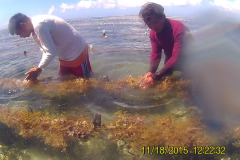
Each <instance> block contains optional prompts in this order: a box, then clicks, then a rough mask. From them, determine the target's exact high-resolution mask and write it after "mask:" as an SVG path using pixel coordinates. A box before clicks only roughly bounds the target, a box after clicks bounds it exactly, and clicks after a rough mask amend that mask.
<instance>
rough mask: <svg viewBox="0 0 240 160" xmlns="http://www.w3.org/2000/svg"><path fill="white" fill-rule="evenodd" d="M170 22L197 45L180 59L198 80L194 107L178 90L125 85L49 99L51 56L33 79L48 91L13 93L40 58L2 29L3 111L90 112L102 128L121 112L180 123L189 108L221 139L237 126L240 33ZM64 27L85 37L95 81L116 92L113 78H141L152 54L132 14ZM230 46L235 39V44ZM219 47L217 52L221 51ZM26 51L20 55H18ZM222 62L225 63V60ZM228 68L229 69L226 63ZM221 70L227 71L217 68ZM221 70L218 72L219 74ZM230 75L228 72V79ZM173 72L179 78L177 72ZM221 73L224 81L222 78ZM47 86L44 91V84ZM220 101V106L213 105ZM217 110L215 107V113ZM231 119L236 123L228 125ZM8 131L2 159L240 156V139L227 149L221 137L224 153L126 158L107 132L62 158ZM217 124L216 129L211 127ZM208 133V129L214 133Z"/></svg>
mask: <svg viewBox="0 0 240 160" xmlns="http://www.w3.org/2000/svg"><path fill="white" fill-rule="evenodd" d="M169 18H172V19H176V20H179V21H182V22H183V23H184V24H186V25H187V26H188V27H189V29H190V31H191V32H192V33H193V34H194V36H195V37H196V39H197V41H194V42H193V43H191V44H190V45H189V50H188V51H187V52H188V54H189V55H190V56H189V57H190V58H189V59H187V61H186V64H187V65H186V73H187V74H188V76H189V77H191V78H192V79H193V80H195V81H196V82H197V83H196V86H197V87H196V88H194V89H195V90H194V96H195V97H194V103H193V104H189V103H187V102H186V101H185V100H183V99H181V98H179V97H177V96H176V94H177V93H179V92H180V91H179V90H178V91H177V92H176V91H172V92H171V91H170V93H169V92H165V91H163V92H156V91H155V90H151V89H150V90H147V91H145V92H143V91H140V90H139V89H131V88H127V86H126V89H125V90H124V91H122V92H117V93H114V94H113V93H111V92H110V93H108V92H107V91H105V90H104V89H102V88H100V87H95V88H94V89H91V90H89V91H86V92H81V93H78V92H76V93H75V92H74V93H72V92H71V93H70V92H69V90H68V88H65V90H63V91H65V93H64V94H63V95H62V94H61V95H60V94H58V93H55V92H54V91H53V90H51V91H49V92H48V90H47V87H49V86H51V83H52V84H55V83H56V82H58V81H59V79H58V69H59V62H58V59H57V57H56V58H55V59H54V60H53V61H52V62H51V64H50V65H49V66H47V67H46V69H44V70H43V72H42V74H41V75H40V77H39V79H40V81H42V83H43V84H44V85H46V86H45V87H46V88H44V87H43V88H40V89H39V88H38V89H36V88H34V86H32V87H27V88H25V87H22V86H21V85H20V87H19V85H18V83H19V84H21V83H22V80H23V79H24V78H25V72H27V71H28V70H29V69H30V68H31V67H34V66H36V65H38V63H39V61H40V59H41V54H42V53H41V51H40V50H39V47H38V46H37V45H36V44H35V42H34V40H33V39H32V38H20V37H17V36H11V35H9V33H8V30H7V29H4V30H1V31H0V68H1V70H0V79H1V80H2V83H0V84H1V85H0V106H1V108H17V109H18V110H19V109H20V110H24V109H26V108H27V110H30V111H32V110H35V111H41V112H49V113H51V114H55V115H58V114H60V115H64V116H75V117H78V116H89V117H93V115H94V114H95V113H100V114H101V116H102V123H103V124H107V123H108V122H109V121H110V120H111V119H112V116H113V115H114V113H115V112H117V111H120V110H123V111H127V112H129V113H131V114H135V113H139V114H141V115H145V116H147V117H150V118H153V119H154V118H159V117H160V118H161V117H162V116H172V115H174V116H175V117H180V119H181V120H184V119H187V115H188V112H189V110H192V108H194V109H193V110H195V111H196V112H199V113H203V119H204V120H203V121H204V124H206V125H207V132H209V133H208V134H212V137H214V138H215V137H218V136H219V137H221V136H222V135H223V134H224V131H225V130H224V131H221V132H220V133H219V130H218V129H219V128H221V126H225V125H229V126H228V127H230V124H231V127H233V128H234V127H236V126H237V125H239V124H240V123H239V122H240V121H239V119H238V117H239V113H240V112H239V105H238V104H240V103H239V95H240V94H238V93H239V91H240V89H239V87H238V86H239V85H238V86H237V85H235V84H237V82H239V81H238V80H239V75H240V74H239V75H238V73H239V70H237V69H238V68H239V65H238V62H239V59H238V58H239V54H238V51H239V50H240V48H239V47H238V44H239V43H238V44H237V42H238V41H239V39H238V36H239V35H238V34H239V33H240V32H239V33H238V31H239V30H238V28H237V27H233V28H231V27H230V28H228V27H227V26H233V25H231V24H235V23H233V22H231V23H229V25H227V26H224V25H222V26H223V27H220V29H219V30H220V31H219V32H217V31H216V28H219V24H223V23H220V22H219V23H217V25H215V24H211V25H206V23H204V24H203V23H201V21H200V20H201V19H200V18H199V19H197V18H185V17H169ZM67 21H68V22H69V23H70V24H71V25H73V26H74V27H75V28H76V29H77V30H78V31H79V32H80V34H81V35H82V36H83V37H84V38H85V40H86V41H87V43H88V44H89V45H92V47H93V50H92V53H89V55H90V63H91V65H92V69H93V72H94V74H93V78H94V79H97V80H99V79H100V78H101V77H103V76H108V79H109V80H110V82H111V81H113V82H116V84H115V85H114V84H113V85H112V86H114V87H116V86H118V84H117V83H118V82H117V80H121V79H123V78H126V77H129V76H130V77H136V78H139V77H140V76H142V75H144V74H145V73H146V72H147V70H148V67H149V56H150V52H151V44H150V41H149V29H148V28H147V26H145V25H144V23H143V22H142V20H141V19H140V18H139V17H138V16H121V17H99V18H79V19H69V20H67ZM224 27H225V28H224ZM221 29H222V30H221ZM103 30H105V33H106V34H105V36H107V37H105V36H104V35H103ZM215 31H216V32H215ZM203 35H205V36H203ZM229 35H230V36H229ZM201 36H202V37H204V38H202V37H201ZM236 40H238V41H237V42H236ZM223 44H224V45H225V46H224V45H223ZM229 44H231V45H229ZM219 46H222V48H221V47H219ZM219 48H221V51H222V49H225V50H226V52H222V53H221V56H216V57H223V58H222V59H217V60H216V59H214V60H216V61H211V60H212V58H213V57H215V56H214V55H215V54H216V53H217V52H219V51H220V50H219ZM25 51H26V54H24V52H25ZM208 53H209V54H208ZM225 54H228V55H231V56H226V57H227V58H226V57H224V56H223V55H225ZM228 58H229V59H230V60H229V61H225V60H226V59H228ZM199 59H204V60H203V61H202V62H204V63H201V62H199ZM206 59H207V61H206ZM222 61H224V63H222ZM233 61H234V63H233ZM229 63H231V65H230V64H229ZM195 64H197V65H195ZM212 64H214V65H212ZM222 64H224V65H225V66H222ZM207 65H209V66H208V68H204V67H207ZM232 65H233V66H232ZM162 66H163V64H162V63H161V64H160V66H159V68H161V67H162ZM203 66H204V67H203ZM212 66H213V67H212ZM228 66H230V67H228ZM209 68H210V69H209ZM219 70H220V71H223V73H222V72H220V71H219ZM206 71H209V72H210V73H212V74H211V75H212V76H209V72H206ZM230 71H231V72H233V73H229V72H230ZM234 71H236V72H234ZM225 73H227V74H225ZM176 74H177V77H178V73H176ZM225 75H227V76H226V77H227V78H226V77H225ZM222 77H224V78H225V79H224V80H223V82H221V81H220V80H219V79H223V78H222ZM207 78H209V79H207ZM46 79H47V80H46ZM44 80H46V81H44ZM180 80H181V79H180ZM180 80H179V81H180ZM11 81H13V82H14V84H13V85H12V86H11V84H10V82H11ZM229 81H231V82H229ZM216 82H219V83H216ZM47 84H48V85H49V86H47ZM204 84H206V85H204ZM16 86H17V87H16ZM209 86H210V87H209ZM219 86H221V87H219ZM223 86H224V87H223ZM59 88H60V86H59ZM44 90H46V92H47V93H44ZM55 90H56V89H55ZM215 90H216V92H217V93H216V92H215ZM226 90H227V91H226ZM68 92H69V93H68ZM226 92H227V93H226ZM220 93H221V94H220ZM216 95H217V96H216ZM218 96H219V97H220V98H221V100H218ZM161 97H163V98H161ZM209 97H211V98H209ZM217 107H219V108H220V110H221V111H220V110H219V108H217ZM233 113H234V114H233ZM221 117H224V118H221ZM232 119H233V120H232ZM233 121H234V125H232V124H233V123H232V122H233ZM211 122H212V123H213V125H212V123H211ZM230 122H231V123H230ZM215 124H219V125H215ZM236 124H237V125H236ZM6 125H8V124H4V123H3V124H1V131H0V132H1V133H0V135H1V136H0V144H1V148H0V150H1V155H2V157H4V156H5V158H6V157H7V156H8V157H12V158H14V159H18V158H19V157H20V158H22V159H24V157H25V158H26V159H33V160H42V159H49V160H55V159H74V160H75V159H78V160H80V159H84V160H85V159H104V160H105V159H109V160H110V159H119V160H121V159H138V158H140V159H166V158H167V159H184V157H185V158H195V159H209V158H210V159H230V158H231V159H234V158H239V156H240V155H239V146H238V145H239V141H240V140H239V138H236V137H235V138H231V142H232V143H230V142H228V143H226V142H225V141H230V140H229V139H226V138H225V137H228V136H225V137H224V138H223V139H221V138H219V139H220V140H219V139H218V141H219V143H218V144H221V145H222V144H224V145H226V144H228V146H227V145H226V146H223V147H226V150H227V152H224V153H225V154H213V155H206V154H203V155H197V154H193V153H191V154H189V155H181V154H180V155H179V154H177V155H169V156H168V157H164V156H161V155H160V153H158V154H156V153H155V155H154V156H151V154H148V155H143V154H142V151H138V153H136V152H133V153H132V154H131V153H129V152H132V151H131V150H130V149H128V148H127V147H126V146H125V147H123V146H124V145H121V143H123V142H122V141H117V142H116V141H111V140H110V139H109V138H108V137H107V136H106V135H105V134H104V136H95V137H93V138H90V139H88V140H87V141H81V140H79V141H78V140H75V141H74V142H69V143H70V144H72V143H74V145H70V147H68V148H67V151H66V152H62V151H61V149H58V148H54V147H51V146H49V145H46V144H44V143H43V140H42V139H36V137H35V138H32V139H30V140H25V139H22V137H21V136H19V134H18V133H15V130H14V128H13V129H12V128H11V127H7V126H6ZM19 125H20V124H19ZM189 125H190V124H189ZM208 125H209V126H208ZM235 125H236V126H235ZM215 126H217V127H216V128H214V127H215ZM218 126H220V127H218ZM208 127H209V128H208ZM211 127H213V130H212V128H211ZM231 127H230V128H231ZM215 129H216V130H215ZM235 129H236V128H235ZM237 129H238V128H237ZM182 130H184V128H182ZM204 131H206V130H204ZM237 131H238V130H237ZM160 132H161V131H159V133H160ZM100 133H101V132H100ZM212 139H213V138H212ZM126 141H127V140H126ZM220 141H221V142H220ZM222 141H224V142H222ZM233 144H235V145H233ZM159 145H160V144H159ZM202 147H204V146H202ZM231 147H232V148H231ZM140 148H141V147H140ZM8 151H9V152H8ZM10 152H11V153H10ZM200 152H201V151H200ZM137 157H138V158H137Z"/></svg>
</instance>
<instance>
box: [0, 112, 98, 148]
mask: <svg viewBox="0 0 240 160" xmlns="http://www.w3.org/2000/svg"><path fill="white" fill-rule="evenodd" d="M0 121H2V122H3V123H5V124H6V125H7V126H8V127H11V128H15V130H16V132H17V133H18V134H20V135H21V136H23V137H25V138H31V137H34V136H35V137H38V138H42V139H43V140H44V142H45V144H48V145H50V146H53V147H57V148H61V149H62V151H66V147H67V140H68V139H69V138H77V139H79V140H85V139H87V138H88V137H89V136H90V135H91V134H92V132H93V129H94V126H93V124H92V121H91V119H90V118H89V117H73V116H55V115H50V114H49V113H43V112H40V111H32V112H29V111H27V110H11V109H9V108H1V111H0Z"/></svg>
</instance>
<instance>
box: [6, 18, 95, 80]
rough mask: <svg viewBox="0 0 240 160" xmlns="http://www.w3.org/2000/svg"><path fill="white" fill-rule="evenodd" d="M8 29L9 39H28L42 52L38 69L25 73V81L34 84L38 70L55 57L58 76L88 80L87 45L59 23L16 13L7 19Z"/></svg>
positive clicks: (72, 31)
mask: <svg viewBox="0 0 240 160" xmlns="http://www.w3.org/2000/svg"><path fill="white" fill-rule="evenodd" d="M8 29H9V32H10V33H11V34H12V35H14V34H16V35H19V36H20V37H21V38H25V37H29V36H32V37H33V38H34V40H35V41H36V43H37V44H38V45H39V47H40V49H41V50H42V52H43V54H42V59H41V61H40V63H39V65H38V66H35V67H34V68H31V69H30V70H29V71H28V72H27V73H26V74H27V77H26V78H25V80H30V81H35V80H37V77H38V76H39V75H40V74H41V72H42V69H43V68H45V67H46V66H47V65H48V64H49V63H50V62H51V61H52V60H53V59H54V58H55V57H56V56H58V58H59V62H60V71H59V74H60V75H68V74H72V75H74V76H77V77H88V76H89V75H90V73H91V72H92V69H91V65H90V61H89V56H88V45H87V43H86V42H85V40H84V39H83V38H82V36H81V35H80V34H79V32H78V31H77V30H76V29H75V28H73V27H72V26H71V25H70V24H68V23H67V22H66V21H64V20H63V19H61V18H59V17H56V16H52V15H39V16H36V17H33V18H30V17H28V16H26V15H24V14H22V13H17V14H15V15H13V16H12V17H11V18H10V20H9V24H8Z"/></svg>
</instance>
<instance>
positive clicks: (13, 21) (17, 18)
mask: <svg viewBox="0 0 240 160" xmlns="http://www.w3.org/2000/svg"><path fill="white" fill-rule="evenodd" d="M28 19H29V17H28V16H26V15H25V14H22V13H17V14H15V15H13V16H12V17H11V18H10V20H9V23H8V30H9V32H10V33H11V35H14V32H15V30H16V29H20V23H21V22H26V21H27V20H28Z"/></svg>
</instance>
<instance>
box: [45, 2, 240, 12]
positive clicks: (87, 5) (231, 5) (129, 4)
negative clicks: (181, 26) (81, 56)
mask: <svg viewBox="0 0 240 160" xmlns="http://www.w3.org/2000/svg"><path fill="white" fill-rule="evenodd" d="M202 1H203V0H80V1H79V2H78V3H77V4H66V3H62V4H61V6H60V8H61V9H62V12H65V11H66V10H70V9H84V8H85V9H89V8H105V9H109V8H115V7H117V8H120V9H127V8H130V7H140V6H142V5H143V4H145V3H147V2H154V3H158V4H161V5H162V6H163V7H164V6H187V5H190V6H197V5H201V3H202ZM209 4H212V5H215V6H221V7H223V8H226V9H230V10H232V9H237V10H240V0H235V1H233V2H231V1H229V0H214V1H213V2H210V1H209ZM53 11H56V9H55V8H54V6H52V7H51V9H50V10H49V13H52V12H53Z"/></svg>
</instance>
